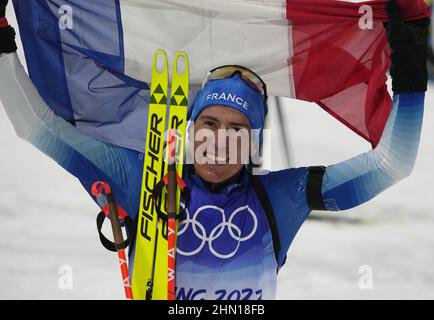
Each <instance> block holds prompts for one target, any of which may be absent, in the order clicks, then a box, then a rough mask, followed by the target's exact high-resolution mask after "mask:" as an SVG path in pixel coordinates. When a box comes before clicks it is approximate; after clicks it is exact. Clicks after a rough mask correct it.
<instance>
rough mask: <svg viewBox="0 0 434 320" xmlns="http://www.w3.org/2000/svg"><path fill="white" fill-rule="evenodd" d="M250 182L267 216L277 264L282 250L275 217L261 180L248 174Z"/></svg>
mask: <svg viewBox="0 0 434 320" xmlns="http://www.w3.org/2000/svg"><path fill="white" fill-rule="evenodd" d="M249 177H250V181H251V182H252V185H253V188H254V189H255V192H256V195H257V196H258V198H259V201H260V203H261V206H262V209H263V210H264V212H265V215H266V216H267V220H268V224H269V226H270V230H271V236H272V238H273V247H274V253H275V256H276V261H277V263H279V256H280V251H281V249H282V247H281V244H280V237H279V231H278V230H277V223H276V217H275V215H274V211H273V207H272V206H271V203H270V199H269V198H268V195H267V192H266V191H265V188H264V186H263V185H262V182H261V180H260V179H259V178H258V177H257V176H255V175H253V174H252V173H250V172H249Z"/></svg>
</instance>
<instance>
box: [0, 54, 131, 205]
mask: <svg viewBox="0 0 434 320" xmlns="http://www.w3.org/2000/svg"><path fill="white" fill-rule="evenodd" d="M0 82H1V85H0V99H1V102H2V103H3V106H4V108H5V110H6V113H7V115H8V117H9V119H10V121H11V122H12V124H13V126H14V128H15V131H16V133H17V135H18V136H19V137H20V138H22V139H24V140H26V141H28V142H30V143H31V144H33V145H34V146H35V147H36V148H38V149H39V150H41V151H42V152H43V153H45V154H46V155H47V156H49V157H51V158H52V159H53V160H55V161H56V162H57V163H59V164H60V165H61V166H62V167H63V168H64V169H66V170H67V171H69V172H70V173H71V174H73V175H74V176H76V177H77V178H78V179H79V180H80V182H81V183H82V184H83V186H84V187H85V188H86V190H87V191H88V192H89V191H90V187H91V185H92V184H93V182H94V181H96V180H100V179H104V180H106V181H107V182H108V183H110V184H111V185H112V188H114V189H115V191H116V192H117V193H118V194H119V193H121V194H120V195H119V196H118V197H117V198H118V199H119V198H120V197H122V196H125V197H126V196H127V194H128V187H129V186H128V183H129V179H128V178H129V177H130V175H131V174H134V175H135V174H136V171H137V170H136V168H134V166H133V165H132V163H133V162H134V161H135V159H138V158H139V157H138V152H133V151H131V150H127V149H123V148H120V147H116V146H113V145H110V144H107V143H104V142H100V141H98V140H96V139H93V138H92V137H90V136H88V135H85V134H83V133H82V132H80V131H79V130H78V129H77V128H76V127H75V126H73V125H72V124H70V123H68V122H67V121H65V120H64V119H63V118H61V117H59V116H57V115H56V114H54V112H53V111H52V110H51V109H50V108H49V107H48V106H47V105H46V103H45V102H44V101H43V99H42V98H41V96H40V95H39V93H38V92H37V90H36V88H35V87H34V85H33V83H32V82H31V80H30V79H29V77H28V75H27V74H26V72H25V71H24V68H23V66H22V65H21V63H20V61H19V58H18V56H17V54H16V53H11V54H2V55H0ZM134 178H135V177H134ZM139 180H140V179H139Z"/></svg>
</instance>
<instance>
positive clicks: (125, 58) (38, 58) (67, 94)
mask: <svg viewBox="0 0 434 320" xmlns="http://www.w3.org/2000/svg"><path fill="white" fill-rule="evenodd" d="M386 2H387V1H386V0H373V1H365V2H360V1H357V2H355V1H351V2H350V1H337V0H287V1H282V0H268V1H262V0H248V1H247V0H243V1H242V0H239V1H229V0H189V1H185V0H92V1H87V0H32V1H28V0H13V3H14V7H15V12H16V15H17V19H18V23H19V29H20V33H21V39H22V41H23V46H24V50H25V57H26V62H27V66H28V71H29V74H30V77H31V79H32V81H33V83H34V84H35V86H36V88H37V89H38V91H39V93H40V94H41V96H42V97H43V99H44V100H45V102H46V103H47V104H48V105H49V106H50V108H52V109H53V110H54V111H55V113H56V114H58V115H60V116H62V117H63V118H64V119H65V120H67V121H69V122H71V123H73V124H74V125H76V126H77V127H78V128H79V129H80V130H81V131H82V132H84V133H86V134H88V135H90V136H92V137H95V138H96V139H99V140H102V141H106V142H109V143H112V144H115V145H118V146H122V147H126V148H130V149H133V150H137V151H143V150H144V146H145V141H144V139H145V134H144V132H146V123H147V120H146V117H147V108H148V105H149V87H150V81H151V69H152V60H153V53H154V51H155V50H156V49H164V50H166V52H167V53H168V55H169V59H170V61H172V60H173V58H174V56H175V53H176V52H177V51H185V52H186V53H187V54H188V56H189V60H190V78H191V95H192V97H194V94H195V92H197V90H198V89H200V84H201V82H202V80H203V78H204V76H205V75H206V74H207V72H208V71H209V70H210V69H212V68H214V67H217V66H220V65H226V64H240V65H244V66H246V67H249V68H251V69H252V70H254V71H255V72H257V73H258V74H259V75H260V76H261V77H262V78H263V79H264V81H265V82H266V83H267V86H268V91H269V94H270V95H275V96H284V97H291V98H296V99H301V100H305V101H311V102H315V103H317V104H318V105H319V106H320V107H322V108H323V109H324V110H326V111H327V112H328V113H330V114H331V115H332V116H333V117H335V118H336V119H338V120H339V121H340V122H342V123H343V124H345V125H346V126H348V127H349V128H351V129H352V130H353V131H354V132H355V133H357V134H358V135H360V136H361V137H363V138H364V139H366V140H368V141H369V142H370V143H371V144H372V146H375V145H376V144H377V143H378V141H379V139H380V137H381V134H382V131H383V128H384V126H385V123H386V120H387V118H388V115H389V111H390V108H391V98H390V95H389V93H388V91H387V87H386V84H385V83H386V72H387V70H388V68H389V66H390V54H391V50H390V48H389V45H388V42H387V37H386V33H385V29H384V26H383V22H385V21H387V15H386V12H385V9H384V7H385V4H386ZM397 2H398V3H399V5H400V6H401V8H402V9H403V13H404V18H405V19H406V20H413V19H419V18H423V17H427V16H429V8H428V6H427V5H425V4H424V2H423V0H397ZM192 101H193V99H191V101H190V104H191V103H192Z"/></svg>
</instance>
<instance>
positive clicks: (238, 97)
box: [190, 74, 268, 141]
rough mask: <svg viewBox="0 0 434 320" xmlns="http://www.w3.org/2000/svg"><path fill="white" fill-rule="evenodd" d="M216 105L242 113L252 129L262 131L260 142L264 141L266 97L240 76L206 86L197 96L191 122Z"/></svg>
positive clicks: (236, 75) (212, 82)
mask: <svg viewBox="0 0 434 320" xmlns="http://www.w3.org/2000/svg"><path fill="white" fill-rule="evenodd" d="M215 105H222V106H226V107H229V108H233V109H235V110H238V111H240V112H241V113H242V114H243V115H244V116H245V117H246V118H247V119H248V120H249V122H250V126H251V127H252V129H260V133H259V141H262V130H263V129H264V121H265V116H266V115H267V113H268V107H267V104H266V103H265V99H264V96H263V95H262V94H261V93H260V92H259V91H256V90H255V89H253V88H251V87H250V86H249V85H248V84H246V83H245V82H244V81H243V80H242V79H241V77H240V75H239V74H235V75H234V76H233V77H231V78H227V79H221V80H210V81H209V82H208V83H207V84H205V86H204V87H203V89H202V90H201V91H199V93H198V94H197V96H196V99H195V101H194V104H193V110H192V113H191V117H190V120H192V121H196V119H197V118H198V117H199V115H200V113H201V112H202V111H203V110H204V109H205V108H207V107H210V106H215Z"/></svg>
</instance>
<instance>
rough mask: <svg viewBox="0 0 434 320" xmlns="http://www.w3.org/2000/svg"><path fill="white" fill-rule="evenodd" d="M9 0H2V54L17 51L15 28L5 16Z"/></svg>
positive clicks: (0, 42) (0, 34) (0, 6)
mask: <svg viewBox="0 0 434 320" xmlns="http://www.w3.org/2000/svg"><path fill="white" fill-rule="evenodd" d="M8 1H9V0H0V54H2V53H11V52H14V51H17V45H16V43H15V30H14V28H12V27H11V26H10V25H8V21H7V20H6V18H5V14H6V5H7V4H8Z"/></svg>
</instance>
